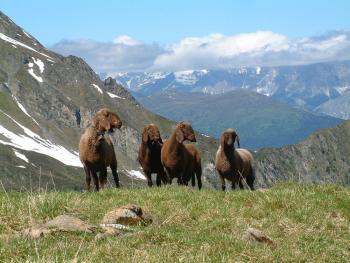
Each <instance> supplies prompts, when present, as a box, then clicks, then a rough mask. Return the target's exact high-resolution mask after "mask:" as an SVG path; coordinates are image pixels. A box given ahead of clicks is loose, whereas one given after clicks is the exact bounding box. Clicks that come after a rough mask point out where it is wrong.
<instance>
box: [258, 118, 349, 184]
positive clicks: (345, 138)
mask: <svg viewBox="0 0 350 263" xmlns="http://www.w3.org/2000/svg"><path fill="white" fill-rule="evenodd" d="M349 156H350V121H346V122H344V123H343V124H341V125H338V126H337V127H335V128H330V129H322V130H320V131H318V132H316V133H314V134H312V135H311V136H309V137H308V138H307V139H306V140H304V141H303V142H301V143H299V144H296V145H290V146H287V147H283V148H279V149H261V150H259V151H257V152H256V153H255V158H256V164H257V166H258V172H257V181H258V182H257V183H258V184H259V185H262V186H264V185H265V186H270V185H273V184H275V183H276V182H277V181H288V180H292V181H298V182H299V183H321V182H322V183H338V184H343V185H349V184H350V158H349Z"/></svg>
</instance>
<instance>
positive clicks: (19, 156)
mask: <svg viewBox="0 0 350 263" xmlns="http://www.w3.org/2000/svg"><path fill="white" fill-rule="evenodd" d="M13 151H14V153H15V155H16V156H17V157H18V158H19V159H22V160H23V161H25V162H26V163H29V160H28V158H27V156H25V155H24V154H22V153H20V152H17V151H16V150H15V149H13Z"/></svg>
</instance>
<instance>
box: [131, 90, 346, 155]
mask: <svg viewBox="0 0 350 263" xmlns="http://www.w3.org/2000/svg"><path fill="white" fill-rule="evenodd" d="M137 99H138V100H139V101H140V102H141V104H143V105H144V106H145V107H146V108H148V109H150V110H151V111H153V112H156V113H158V114H161V115H163V116H165V117H166V118H169V119H172V120H176V121H180V120H183V119H184V120H188V121H190V122H191V123H192V124H193V126H194V128H195V129H197V130H199V131H201V132H203V133H204V134H207V135H210V136H214V137H216V138H220V134H221V132H222V131H223V130H225V129H227V128H228V127H234V128H235V129H236V130H237V131H238V133H239V134H240V138H241V144H242V145H243V147H248V148H252V149H256V148H261V147H281V146H284V145H288V144H294V143H297V142H299V141H301V140H303V139H305V138H306V137H307V136H308V135H310V134H311V133H313V132H315V131H316V130H318V129H320V128H326V127H333V126H335V125H337V124H339V123H341V122H342V120H341V119H337V118H334V117H330V116H326V115H322V114H318V113H315V112H312V111H308V110H304V109H297V108H293V107H291V106H289V105H288V104H286V103H281V102H276V101H275V100H273V99H272V98H270V97H267V96H264V95H261V94H258V93H255V92H251V91H249V90H242V89H238V90H234V91H230V92H226V93H224V94H214V95H209V94H204V93H198V92H191V93H188V92H179V91H176V90H174V89H167V90H164V91H162V92H158V93H154V94H152V95H149V96H139V97H137Z"/></svg>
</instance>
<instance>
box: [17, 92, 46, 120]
mask: <svg viewBox="0 0 350 263" xmlns="http://www.w3.org/2000/svg"><path fill="white" fill-rule="evenodd" d="M12 98H13V99H14V100H15V102H16V103H17V105H18V107H19V108H20V109H21V111H23V113H24V114H25V115H27V116H28V117H29V118H31V119H32V120H33V121H34V122H35V123H36V124H37V125H38V126H39V123H37V121H36V120H35V119H34V118H33V117H32V116H30V115H29V113H28V112H27V110H26V109H25V108H24V107H23V105H22V104H21V103H20V102H19V101H18V100H17V98H16V97H15V96H14V95H12Z"/></svg>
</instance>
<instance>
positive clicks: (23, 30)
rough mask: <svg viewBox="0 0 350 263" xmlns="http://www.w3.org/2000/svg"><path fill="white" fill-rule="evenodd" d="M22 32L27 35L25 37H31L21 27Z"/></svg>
mask: <svg viewBox="0 0 350 263" xmlns="http://www.w3.org/2000/svg"><path fill="white" fill-rule="evenodd" d="M22 32H23V33H24V34H25V35H26V36H27V37H29V38H32V37H31V36H30V35H29V34H28V33H27V32H26V31H24V30H23V29H22Z"/></svg>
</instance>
